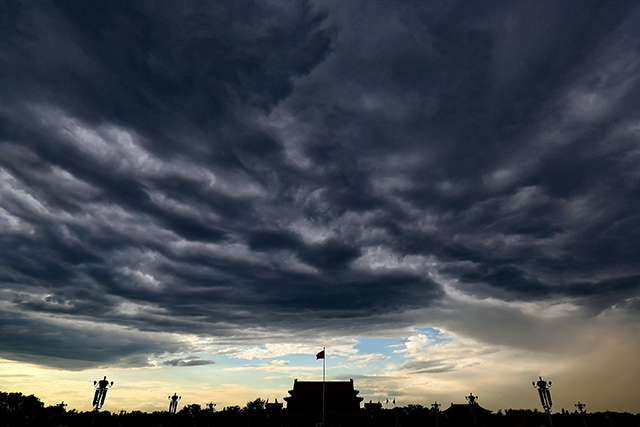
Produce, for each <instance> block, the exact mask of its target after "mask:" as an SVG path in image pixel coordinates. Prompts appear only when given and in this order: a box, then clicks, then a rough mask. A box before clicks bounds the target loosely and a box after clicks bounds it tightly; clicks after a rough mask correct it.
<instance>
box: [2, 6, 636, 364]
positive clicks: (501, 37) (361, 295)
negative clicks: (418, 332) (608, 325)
mask: <svg viewBox="0 0 640 427" xmlns="http://www.w3.org/2000/svg"><path fill="white" fill-rule="evenodd" d="M0 8H2V10H0V16H2V18H1V19H2V25H1V26H0V35H1V36H2V37H1V39H2V42H0V43H1V44H0V75H1V76H2V77H1V78H0V84H1V85H2V86H1V88H0V90H1V91H2V94H3V96H2V99H1V101H0V156H1V157H0V230H1V234H0V238H1V239H2V245H0V259H1V261H0V263H1V264H0V280H2V284H3V285H2V291H1V292H0V302H1V303H2V304H4V307H7V308H8V309H10V310H7V311H6V312H5V314H4V317H3V319H4V320H3V323H5V324H6V325H8V326H7V327H11V328H15V327H16V325H17V324H18V322H23V321H24V322H23V326H22V328H23V329H22V332H20V333H15V334H11V335H10V336H11V339H7V341H6V343H7V346H4V347H3V348H5V349H6V350H3V355H4V356H5V357H11V358H17V359H19V360H28V359H29V358H37V357H40V356H41V355H42V354H45V353H46V352H45V351H44V350H42V349H43V348H45V347H47V346H51V348H52V349H54V350H53V353H51V356H53V357H55V358H57V359H56V360H58V361H59V360H63V359H64V358H71V357H73V358H77V359H79V360H83V361H84V362H83V363H86V364H87V365H91V364H101V363H108V362H111V361H114V360H122V361H123V362H122V363H129V364H135V363H141V364H145V363H147V361H146V359H144V357H143V355H144V354H145V352H146V353H149V354H150V353H153V354H157V353H158V352H159V348H160V347H162V348H165V347H166V348H169V350H167V351H178V349H179V348H181V347H180V345H178V344H171V345H168V344H167V342H168V341H166V340H169V338H166V337H165V338H162V339H160V338H149V339H148V340H146V341H145V340H141V341H140V342H139V343H137V344H136V345H124V344H123V345H121V346H116V347H110V348H107V347H105V348H104V349H102V350H99V348H98V345H97V343H96V344H95V345H93V344H92V345H89V346H88V347H87V348H91V349H92V351H91V352H84V351H78V352H76V353H75V354H74V355H73V356H71V355H70V354H71V353H73V351H70V350H69V349H71V348H75V347H76V345H73V344H72V343H74V342H76V343H77V342H78V341H76V340H72V339H71V337H70V335H68V334H64V333H63V334H58V335H54V336H55V337H56V338H55V339H53V338H52V339H51V340H49V341H46V340H44V341H41V340H31V341H29V343H28V344H27V339H26V337H31V336H35V335H36V334H37V333H38V332H37V331H38V330H39V329H40V328H44V329H47V328H49V327H50V324H49V323H47V322H50V321H51V319H64V320H65V321H69V322H72V321H74V320H78V321H82V322H85V321H92V320H100V321H103V322H107V323H108V324H109V325H113V327H114V328H115V329H114V330H112V331H109V332H108V333H107V332H105V331H104V330H101V332H100V334H103V335H104V334H106V335H104V336H121V339H126V333H125V332H123V331H124V329H118V328H132V330H136V331H144V332H145V333H148V332H151V331H153V332H160V333H161V332H177V333H194V334H200V335H211V334H215V335H216V336H218V337H221V338H226V337H237V339H238V340H241V339H244V338H246V337H245V335H244V334H246V333H247V332H246V331H247V329H248V328H251V327H258V326H259V327H266V328H269V327H271V328H274V329H278V331H289V332H290V333H291V334H293V335H295V334H303V332H304V330H305V329H306V328H312V327H313V328H319V329H322V328H326V330H332V331H334V332H335V331H346V330H350V331H354V330H357V331H361V332H362V331H366V330H367V329H368V328H376V329H377V330H379V328H380V325H381V323H383V321H382V320H381V319H382V318H383V316H390V315H398V314H401V313H404V312H407V311H409V310H412V309H417V308H429V307H431V308H439V307H442V305H443V304H444V301H445V300H446V298H447V294H446V291H445V289H444V288H443V286H442V284H443V283H444V282H446V283H448V284H449V286H454V285H455V287H456V289H458V290H460V291H463V292H465V293H467V294H469V295H471V296H473V297H475V298H486V297H492V298H495V299H498V300H502V301H508V302H532V301H533V302H535V301H557V300H563V301H571V302H572V303H574V304H576V305H578V306H579V307H581V308H584V309H586V310H585V312H586V313H589V315H596V314H598V313H601V312H602V311H603V310H607V309H609V308H611V307H620V308H624V309H625V310H630V311H637V304H635V303H634V301H635V300H634V298H635V297H636V296H637V294H638V286H639V285H640V281H639V280H638V277H640V271H639V268H638V265H640V258H639V257H640V255H639V254H640V252H639V251H637V250H635V246H636V242H637V241H638V238H640V221H639V219H640V218H639V214H638V212H640V209H638V207H639V206H638V203H639V202H638V200H640V186H639V185H638V182H640V181H639V178H640V173H639V172H638V171H639V157H638V146H639V145H638V140H639V138H640V131H638V129H639V127H638V123H640V117H639V114H638V111H640V108H639V107H640V105H638V102H639V101H638V99H640V96H638V95H640V94H639V89H640V86H639V84H638V80H637V75H638V73H639V72H640V55H638V53H637V52H638V51H639V49H638V48H639V47H640V31H639V30H638V28H640V26H639V25H638V23H639V22H640V17H639V14H640V11H639V10H638V8H637V6H636V5H635V4H634V3H633V2H626V1H620V2H602V1H584V0H581V1H578V0H576V1H567V2H562V3H558V2H554V1H543V2H536V3H535V4H533V3H532V4H529V3H526V2H511V1H499V2H481V1H471V2H469V1H465V2H462V1H460V2H457V1H447V2H429V3H428V4H426V3H424V2H413V3H412V2H398V3H394V2H388V3H384V4H381V3H374V2H366V1H363V2H358V1H347V2H336V3H334V2H325V1H317V2H305V1H297V2H277V1H272V2H270V1H259V2H252V1H239V2H232V3H230V4H226V3H223V2H205V3H202V2H181V3H180V4H179V5H178V4H176V3H175V2H160V3H158V2H154V3H153V4H151V3H145V2H142V3H140V2H138V3H135V4H130V2H120V1H116V2H113V1H110V2H103V1H93V2H90V3H87V2H76V1H64V2H47V1H40V2H31V3H28V4H17V3H10V4H9V3H8V4H4V5H2V6H0ZM24 319H28V320H24ZM398 321H400V319H398ZM66 327H70V326H68V325H67V326H65V328H66ZM387 327H388V326H387ZM83 328H84V326H83ZM87 328H88V326H87ZM127 330H128V329H127ZM100 334H98V335H96V336H95V338H93V339H95V340H100V336H102V335H100ZM108 334H112V335H108ZM122 334H124V335H122ZM3 337H4V333H3ZM65 351H68V354H65ZM198 360H199V359H198ZM174 361H175V362H176V363H178V364H180V363H183V362H184V363H187V362H189V361H191V362H193V361H197V360H196V359H190V360H189V361H185V360H183V359H180V358H175V360H173V361H171V362H172V363H173V362H174ZM42 363H45V362H42ZM51 363H54V362H51ZM61 363H62V362H55V364H56V366H61ZM167 363H169V362H167ZM184 363H183V364H182V365H181V366H184ZM194 363H195V362H194ZM414 369H422V370H425V369H426V370H427V371H429V369H436V370H438V369H445V368H442V367H437V366H436V367H426V366H425V367H415V368H414ZM446 369H448V368H446ZM429 372H432V371H429ZM433 372H435V371H433Z"/></svg>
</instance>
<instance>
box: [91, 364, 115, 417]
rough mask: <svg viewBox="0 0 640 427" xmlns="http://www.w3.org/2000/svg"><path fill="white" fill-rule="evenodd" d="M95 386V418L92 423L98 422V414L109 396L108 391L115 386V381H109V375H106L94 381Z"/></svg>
mask: <svg viewBox="0 0 640 427" xmlns="http://www.w3.org/2000/svg"><path fill="white" fill-rule="evenodd" d="M93 386H94V387H95V389H96V392H95V394H94V395H93V420H91V425H92V426H93V424H94V423H95V422H96V415H98V412H99V411H100V409H102V405H104V399H105V398H106V397H107V391H108V390H109V389H110V388H111V387H113V381H111V382H109V381H107V377H106V376H105V377H104V378H103V379H101V380H100V381H94V382H93Z"/></svg>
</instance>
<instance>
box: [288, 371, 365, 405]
mask: <svg viewBox="0 0 640 427" xmlns="http://www.w3.org/2000/svg"><path fill="white" fill-rule="evenodd" d="M323 384H324V394H325V399H324V400H325V410H326V411H354V410H355V411H357V410H359V409H360V402H362V400H363V398H362V397H358V393H360V391H358V390H356V389H355V388H354V387H353V380H350V381H325V382H324V383H323V382H322V381H298V380H297V379H296V380H294V382H293V390H289V394H290V396H288V397H285V398H284V400H285V401H286V402H287V410H290V411H322V388H323Z"/></svg>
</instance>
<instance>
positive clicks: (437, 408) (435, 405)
mask: <svg viewBox="0 0 640 427" xmlns="http://www.w3.org/2000/svg"><path fill="white" fill-rule="evenodd" d="M441 406H442V405H441V404H439V403H438V401H435V402H433V403H432V404H431V412H430V413H429V415H432V416H434V417H436V425H437V426H438V427H440V417H438V414H439V413H440V407H441Z"/></svg>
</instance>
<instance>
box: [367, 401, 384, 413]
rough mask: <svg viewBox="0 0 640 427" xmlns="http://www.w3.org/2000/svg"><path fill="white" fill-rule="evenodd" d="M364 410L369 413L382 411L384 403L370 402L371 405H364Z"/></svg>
mask: <svg viewBox="0 0 640 427" xmlns="http://www.w3.org/2000/svg"><path fill="white" fill-rule="evenodd" d="M364 409H365V410H367V411H380V410H381V409H382V403H380V402H377V403H373V402H372V401H369V403H365V404H364Z"/></svg>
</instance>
